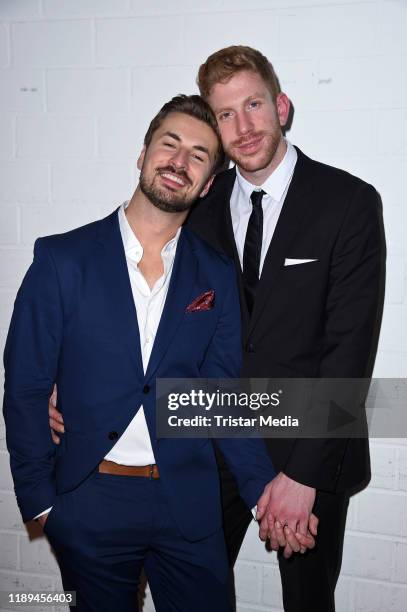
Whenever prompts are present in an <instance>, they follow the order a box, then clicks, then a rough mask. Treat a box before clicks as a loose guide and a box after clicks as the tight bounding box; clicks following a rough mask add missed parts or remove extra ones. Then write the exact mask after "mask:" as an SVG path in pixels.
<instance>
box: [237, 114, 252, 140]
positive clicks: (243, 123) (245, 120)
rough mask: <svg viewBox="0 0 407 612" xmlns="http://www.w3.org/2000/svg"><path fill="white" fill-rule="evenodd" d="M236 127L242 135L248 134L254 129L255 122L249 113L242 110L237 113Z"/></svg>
mask: <svg viewBox="0 0 407 612" xmlns="http://www.w3.org/2000/svg"><path fill="white" fill-rule="evenodd" d="M236 129H237V133H238V134H239V135H240V136H243V135H244V134H247V133H248V132H250V131H251V130H252V129H253V123H252V120H251V117H250V115H249V114H247V113H245V112H241V113H238V114H237V115H236Z"/></svg>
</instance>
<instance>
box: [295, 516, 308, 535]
mask: <svg viewBox="0 0 407 612" xmlns="http://www.w3.org/2000/svg"><path fill="white" fill-rule="evenodd" d="M308 518H309V517H304V518H302V519H301V520H300V521H299V523H298V527H297V529H295V531H298V532H299V533H302V534H303V535H307V531H308Z"/></svg>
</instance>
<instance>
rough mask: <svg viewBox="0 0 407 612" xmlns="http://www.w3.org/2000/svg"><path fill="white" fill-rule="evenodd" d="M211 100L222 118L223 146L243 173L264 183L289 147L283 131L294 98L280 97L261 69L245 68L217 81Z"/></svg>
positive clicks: (281, 95)
mask: <svg viewBox="0 0 407 612" xmlns="http://www.w3.org/2000/svg"><path fill="white" fill-rule="evenodd" d="M207 101H208V102H209V104H210V106H211V108H212V110H213V112H214V114H215V116H216V119H217V122H218V126H219V130H220V134H221V138H222V143H223V147H224V149H225V151H226V153H227V154H228V156H229V157H230V159H232V160H233V161H234V162H236V164H237V165H238V166H239V169H240V170H241V172H242V174H243V176H245V177H246V178H247V179H248V180H250V181H251V182H254V183H257V184H261V183H262V182H263V181H264V180H265V179H266V178H267V177H268V176H269V175H270V174H271V172H272V171H273V170H274V169H275V168H276V167H277V166H278V164H279V163H280V161H281V160H282V158H283V157H284V153H285V150H286V145H285V141H284V138H283V134H282V131H281V127H282V126H284V125H285V124H286V122H287V119H288V113H289V109H290V102H289V100H288V98H287V96H286V95H285V94H284V93H279V94H278V95H277V97H276V100H275V101H274V100H273V96H272V94H271V92H270V90H269V88H268V87H267V84H266V83H265V82H264V80H263V79H262V78H261V76H260V75H259V74H258V73H257V72H253V71H250V70H242V71H240V72H237V73H236V74H235V75H234V76H232V77H231V78H230V79H229V80H228V81H227V82H225V83H216V84H215V85H214V86H213V87H212V90H211V91H210V94H209V96H208V99H207Z"/></svg>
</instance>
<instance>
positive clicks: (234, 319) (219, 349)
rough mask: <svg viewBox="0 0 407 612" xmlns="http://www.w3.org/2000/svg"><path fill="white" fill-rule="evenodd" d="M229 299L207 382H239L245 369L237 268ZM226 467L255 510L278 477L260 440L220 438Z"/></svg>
mask: <svg viewBox="0 0 407 612" xmlns="http://www.w3.org/2000/svg"><path fill="white" fill-rule="evenodd" d="M225 288H226V290H225V299H224V303H223V307H222V313H221V315H220V318H219V321H218V325H217V329H216V331H215V334H214V336H213V338H212V342H211V344H210V346H209V348H208V351H207V354H206V357H205V361H204V363H203V365H202V366H201V376H202V377H203V378H221V379H222V378H224V379H225V378H239V376H240V372H241V365H242V345H241V323H240V308H239V294H238V289H237V281H236V272H235V269H234V266H233V264H232V263H231V264H230V266H228V274H227V278H226V279H225ZM216 444H217V446H218V447H219V448H220V450H221V452H222V455H223V457H224V459H225V461H226V464H227V466H228V468H229V469H230V471H231V472H232V474H233V475H234V477H235V478H236V481H237V485H238V488H239V493H240V495H241V497H242V498H243V499H244V501H245V502H246V504H247V506H248V507H249V508H253V507H254V506H255V505H256V503H257V501H258V499H259V497H260V495H261V494H262V493H263V489H264V487H265V486H266V484H267V483H268V482H270V480H272V479H273V478H274V476H275V474H276V472H275V470H274V467H273V464H272V462H271V459H270V457H269V455H268V452H267V449H266V445H265V443H264V441H263V440H262V439H260V438H232V437H231V438H217V439H216Z"/></svg>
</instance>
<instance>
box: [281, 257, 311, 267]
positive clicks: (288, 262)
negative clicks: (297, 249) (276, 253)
mask: <svg viewBox="0 0 407 612" xmlns="http://www.w3.org/2000/svg"><path fill="white" fill-rule="evenodd" d="M311 261H318V259H289V258H288V257H286V259H285V260H284V265H285V266H297V265H298V264H304V263H310V262H311Z"/></svg>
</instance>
